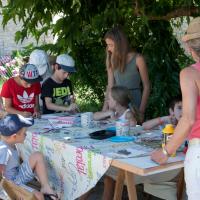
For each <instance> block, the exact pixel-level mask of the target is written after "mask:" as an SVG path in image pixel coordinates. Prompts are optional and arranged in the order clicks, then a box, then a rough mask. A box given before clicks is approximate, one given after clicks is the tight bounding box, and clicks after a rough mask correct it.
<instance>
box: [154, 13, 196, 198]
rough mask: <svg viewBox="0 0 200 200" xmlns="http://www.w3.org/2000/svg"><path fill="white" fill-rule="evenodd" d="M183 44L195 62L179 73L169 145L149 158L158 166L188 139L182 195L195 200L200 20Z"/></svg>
mask: <svg viewBox="0 0 200 200" xmlns="http://www.w3.org/2000/svg"><path fill="white" fill-rule="evenodd" d="M183 41H184V42H185V43H186V45H187V49H188V51H189V52H190V53H191V55H192V57H193V59H194V61H195V64H193V65H190V66H188V67H186V68H185V69H183V70H182V71H181V73H180V85H181V91H182V97H183V114H182V117H181V119H180V120H179V122H178V125H177V127H176V129H175V133H174V135H173V137H172V139H171V140H170V142H169V143H168V144H167V145H166V146H165V147H164V148H162V149H159V150H157V151H155V152H153V153H152V156H151V158H152V160H154V161H155V162H157V163H159V164H163V163H165V162H167V160H168V158H169V156H170V155H171V154H173V153H174V152H175V151H176V149H177V148H178V147H179V146H180V145H181V144H182V143H183V141H184V140H185V138H186V137H188V139H189V148H188V151H187V154H186V158H185V161H184V171H185V181H186V190H187V191H186V192H187V195H188V199H189V200H197V199H199V196H200V184H199V183H200V17H197V18H195V19H193V20H192V21H191V22H190V24H189V26H188V29H187V32H186V34H185V36H184V37H183Z"/></svg>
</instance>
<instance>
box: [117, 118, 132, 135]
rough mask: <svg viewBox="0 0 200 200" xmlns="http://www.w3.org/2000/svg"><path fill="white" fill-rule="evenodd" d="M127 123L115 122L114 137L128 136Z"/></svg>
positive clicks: (128, 127)
mask: <svg viewBox="0 0 200 200" xmlns="http://www.w3.org/2000/svg"><path fill="white" fill-rule="evenodd" d="M129 129H130V126H129V122H128V121H121V120H118V121H116V135H117V136H127V135H129Z"/></svg>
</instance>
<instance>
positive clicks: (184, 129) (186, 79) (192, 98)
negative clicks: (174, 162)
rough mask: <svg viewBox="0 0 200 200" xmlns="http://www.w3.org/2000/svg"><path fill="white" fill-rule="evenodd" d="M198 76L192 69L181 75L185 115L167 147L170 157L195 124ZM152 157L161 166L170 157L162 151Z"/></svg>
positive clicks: (183, 71)
mask: <svg viewBox="0 0 200 200" xmlns="http://www.w3.org/2000/svg"><path fill="white" fill-rule="evenodd" d="M197 76H198V73H197V72H196V70H194V69H192V68H191V67H189V68H185V69H183V70H182V71H181V73H180V84H181V91H182V98H183V113H182V117H181V119H180V120H179V122H178V124H177V126H176V129H175V132H174V134H173V136H172V138H171V139H170V141H169V143H167V145H166V147H165V149H166V151H167V152H168V154H170V155H171V154H173V153H174V152H175V151H176V150H177V149H178V147H179V146H180V145H181V144H182V143H183V142H184V140H185V138H186V137H187V135H188V134H189V133H190V131H191V128H192V126H193V124H194V122H195V119H196V107H197V99H198V96H199V89H198V86H197ZM151 157H152V160H154V161H155V162H157V163H160V164H163V163H165V162H166V161H167V159H168V157H167V156H166V155H164V154H163V152H162V149H160V150H158V151H155V152H154V153H153V154H152V156H151Z"/></svg>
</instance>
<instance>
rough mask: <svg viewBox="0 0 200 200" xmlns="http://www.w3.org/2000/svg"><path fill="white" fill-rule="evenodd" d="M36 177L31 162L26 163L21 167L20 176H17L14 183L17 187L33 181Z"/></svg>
mask: <svg viewBox="0 0 200 200" xmlns="http://www.w3.org/2000/svg"><path fill="white" fill-rule="evenodd" d="M34 177H35V174H34V173H33V171H32V169H31V167H30V164H29V162H28V161H25V162H23V163H22V164H21V165H20V167H19V171H18V174H17V175H16V177H15V179H14V180H13V182H14V183H16V184H17V185H22V184H26V183H28V182H30V181H32V180H33V179H34Z"/></svg>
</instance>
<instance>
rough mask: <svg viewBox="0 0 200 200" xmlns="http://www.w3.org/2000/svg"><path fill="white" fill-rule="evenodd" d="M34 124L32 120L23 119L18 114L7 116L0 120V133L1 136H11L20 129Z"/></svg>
mask: <svg viewBox="0 0 200 200" xmlns="http://www.w3.org/2000/svg"><path fill="white" fill-rule="evenodd" d="M33 124H34V120H33V118H25V117H23V116H21V115H18V114H8V115H6V116H5V117H4V118H3V119H1V120H0V133H1V135H3V136H11V135H13V134H15V133H17V132H18V131H19V130H20V129H21V128H24V127H29V126H32V125H33Z"/></svg>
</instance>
